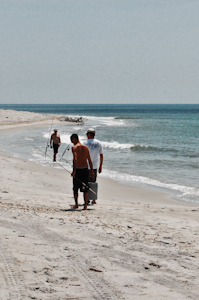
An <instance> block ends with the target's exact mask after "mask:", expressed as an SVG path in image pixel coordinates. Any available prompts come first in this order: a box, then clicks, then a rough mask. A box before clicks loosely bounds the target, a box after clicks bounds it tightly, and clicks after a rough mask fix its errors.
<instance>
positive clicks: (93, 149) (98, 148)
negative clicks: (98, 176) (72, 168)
mask: <svg viewBox="0 0 199 300" xmlns="http://www.w3.org/2000/svg"><path fill="white" fill-rule="evenodd" d="M84 145H85V146H87V147H88V149H89V153H90V157H91V160H92V163H93V169H97V168H98V160H99V155H100V154H103V148H102V144H101V143H100V142H99V141H98V140H96V139H88V140H86V141H85V142H84Z"/></svg>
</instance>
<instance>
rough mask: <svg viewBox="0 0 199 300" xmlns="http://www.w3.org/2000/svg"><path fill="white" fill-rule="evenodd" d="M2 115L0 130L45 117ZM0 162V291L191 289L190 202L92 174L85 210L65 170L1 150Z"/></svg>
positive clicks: (78, 294) (159, 293) (191, 295)
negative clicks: (91, 199) (93, 195)
mask: <svg viewBox="0 0 199 300" xmlns="http://www.w3.org/2000/svg"><path fill="white" fill-rule="evenodd" d="M16 115H17V116H18V117H19V121H17V120H16ZM0 116H1V122H0V123H1V129H2V128H3V130H4V131H5V130H8V131H10V130H17V129H18V130H20V128H21V126H22V125H23V126H24V125H26V126H29V128H32V126H49V124H50V123H51V122H52V121H51V120H52V119H50V120H48V118H47V117H46V116H45V115H39V116H38V118H39V119H36V118H35V114H32V113H27V112H16V114H15V113H13V111H8V110H0ZM7 117H9V124H8V123H7V120H6V119H7ZM21 122H22V123H21ZM25 122H28V124H25ZM32 122H33V123H32ZM13 123H14V125H13ZM0 133H1V131H0ZM0 164H1V169H0V175H1V176H0V232H1V235H0V239H1V243H0V299H1V300H5V299H6V300H8V299H9V300H11V299H14V300H18V299H50V300H58V299H88V300H89V299H129V300H134V299H135V300H136V299H144V300H148V299H157V300H162V299H182V300H183V299H194V300H196V299H199V279H198V273H199V260H198V258H199V239H198V235H199V224H198V219H199V208H198V206H196V205H189V204H186V203H181V202H177V201H175V200H173V199H171V197H170V195H169V194H166V193H165V194H164V193H160V192H154V191H151V190H145V189H140V188H136V187H131V186H125V185H122V184H119V183H118V182H115V181H112V180H108V179H106V178H103V177H99V178H98V183H99V193H98V198H99V199H98V200H97V205H89V207H88V210H87V211H83V210H82V208H83V197H82V194H80V197H79V198H80V199H79V203H80V206H79V209H78V210H76V211H74V210H71V209H70V205H73V203H74V201H73V195H72V179H71V177H70V174H68V173H67V172H66V171H65V170H60V169H57V168H55V166H53V165H52V166H51V167H44V166H41V165H38V164H36V163H33V162H30V161H26V160H23V159H18V158H13V157H10V156H7V155H6V154H5V153H0Z"/></svg>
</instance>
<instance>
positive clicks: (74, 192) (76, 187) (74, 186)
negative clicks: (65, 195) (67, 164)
mask: <svg viewBox="0 0 199 300" xmlns="http://www.w3.org/2000/svg"><path fill="white" fill-rule="evenodd" d="M73 195H74V200H75V205H73V206H71V208H73V209H76V208H78V182H77V180H76V179H75V178H74V177H73Z"/></svg>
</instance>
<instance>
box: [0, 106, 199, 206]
mask: <svg viewBox="0 0 199 300" xmlns="http://www.w3.org/2000/svg"><path fill="white" fill-rule="evenodd" d="M0 108H3V109H15V110H23V111H31V112H37V113H45V114H46V113H47V114H57V115H61V116H73V117H75V116H78V117H83V119H84V120H85V122H84V124H83V125H77V124H76V123H71V125H69V126H66V125H64V122H63V125H60V126H58V130H59V133H60V135H61V140H62V145H61V147H60V149H59V159H58V161H59V160H60V158H61V156H62V154H63V152H64V150H65V149H67V150H66V151H65V154H64V156H63V159H62V160H61V161H60V163H61V164H63V165H64V166H65V167H66V168H67V169H68V170H71V163H72V154H71V144H70V135H71V134H72V133H78V135H79V137H80V140H81V141H83V140H85V139H86V135H85V132H86V130H87V129H88V128H89V127H93V128H95V130H96V138H97V139H98V140H100V141H101V142H102V145H103V149H104V164H103V172H102V174H101V175H99V176H103V177H106V178H111V179H114V180H116V181H118V182H121V183H123V184H126V185H132V186H138V187H142V188H146V189H152V190H158V191H163V192H169V193H170V194H171V195H172V197H173V198H175V199H177V200H179V201H184V202H189V203H199V183H198V168H199V145H198V137H199V105H135V104H132V105H128V104H124V105H69V104H68V105H64V104H63V105H61V104H60V105H59V104H58V105H57V104H56V105H14V104H13V105H2V104H1V105H0ZM54 127H55V126H54V125H53V123H52V124H51V126H50V127H49V128H46V129H34V130H27V131H19V132H17V133H16V132H15V133H11V134H5V135H3V134H2V140H3V143H2V144H1V146H0V150H1V151H5V152H6V153H8V154H10V155H12V156H15V157H19V158H26V159H29V160H31V161H35V162H37V163H40V164H43V165H53V163H52V159H51V158H52V150H51V149H49V148H48V150H47V157H46V159H45V155H44V153H45V149H46V145H47V142H48V139H49V136H50V134H51V133H52V129H53V128H54ZM57 167H59V166H57ZM69 180H71V178H70V177H69Z"/></svg>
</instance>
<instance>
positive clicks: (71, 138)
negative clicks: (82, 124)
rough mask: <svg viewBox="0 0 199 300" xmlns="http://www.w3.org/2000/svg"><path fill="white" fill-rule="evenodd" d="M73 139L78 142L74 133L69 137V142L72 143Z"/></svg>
mask: <svg viewBox="0 0 199 300" xmlns="http://www.w3.org/2000/svg"><path fill="white" fill-rule="evenodd" d="M73 139H76V140H77V141H79V137H78V135H77V134H76V133H73V134H72V135H71V136H70V140H71V142H72V141H73Z"/></svg>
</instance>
